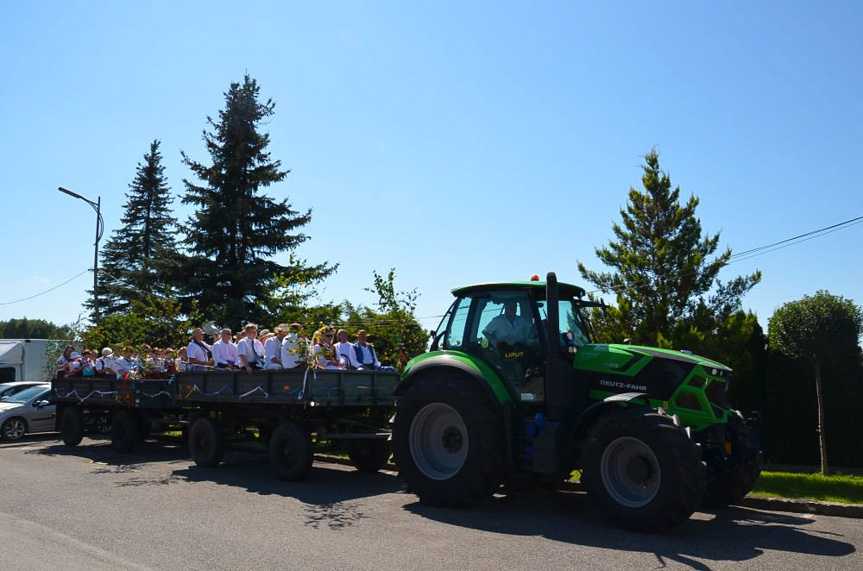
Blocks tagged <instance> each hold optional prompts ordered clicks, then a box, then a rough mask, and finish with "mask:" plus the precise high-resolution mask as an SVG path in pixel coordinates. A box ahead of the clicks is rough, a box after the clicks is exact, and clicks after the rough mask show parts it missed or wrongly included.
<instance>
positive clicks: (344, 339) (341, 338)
mask: <svg viewBox="0 0 863 571" xmlns="http://www.w3.org/2000/svg"><path fill="white" fill-rule="evenodd" d="M336 339H338V342H337V343H336V344H335V345H334V347H335V348H336V355H338V356H339V359H340V360H342V361H344V362H345V367H346V368H348V369H357V368H358V367H357V366H356V364H355V362H356V360H355V359H352V358H351V357H352V356H351V354H352V353H353V352H354V346H353V345H352V344H351V342H350V341H348V332H347V331H345V330H344V329H339V331H338V333H336Z"/></svg>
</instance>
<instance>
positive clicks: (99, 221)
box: [57, 186, 105, 325]
mask: <svg viewBox="0 0 863 571" xmlns="http://www.w3.org/2000/svg"><path fill="white" fill-rule="evenodd" d="M57 190H59V191H60V192H65V193H66V194H68V195H69V196H72V197H74V198H79V199H81V200H83V201H84V202H86V203H87V204H89V205H90V207H91V208H93V210H95V211H96V243H95V244H93V247H94V248H95V252H93V318H94V319H93V321H94V322H95V323H96V325H99V295H98V293H97V290H96V288H97V286H98V285H99V240H101V239H102V233H103V232H104V231H105V220H104V219H103V218H102V212H101V211H100V206H101V204H102V197H101V196H97V197H96V202H93V201H92V200H90V199H87V198H84V197H83V196H81V195H80V194H78V193H77V192H72V191H71V190H69V189H68V188H63V187H62V186H60V187H58V188H57Z"/></svg>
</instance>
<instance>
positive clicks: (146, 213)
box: [99, 140, 177, 316]
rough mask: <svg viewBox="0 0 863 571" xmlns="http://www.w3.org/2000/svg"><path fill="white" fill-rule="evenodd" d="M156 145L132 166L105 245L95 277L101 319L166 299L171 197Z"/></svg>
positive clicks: (172, 246) (171, 253) (172, 242)
mask: <svg viewBox="0 0 863 571" xmlns="http://www.w3.org/2000/svg"><path fill="white" fill-rule="evenodd" d="M159 145H160V142H159V141H158V140H154V141H153V142H152V143H151V144H150V151H149V152H148V153H146V154H145V155H144V161H143V163H138V167H137V171H136V174H135V178H134V180H133V181H132V182H131V184H129V192H128V193H127V194H126V198H127V200H126V204H125V206H124V208H123V217H122V226H121V227H120V228H118V229H117V230H115V231H114V232H113V234H112V236H111V238H110V239H109V240H108V242H107V243H106V244H105V248H104V250H103V254H102V256H103V257H102V269H101V270H100V275H99V295H100V300H101V302H100V308H101V309H102V314H103V316H109V315H116V314H121V313H125V312H127V311H128V310H129V308H130V306H131V303H132V302H133V301H135V300H139V299H141V298H142V296H146V295H147V294H149V293H154V294H156V295H159V296H166V295H170V293H171V291H172V288H171V279H170V278H169V277H168V276H169V273H170V272H169V267H168V266H169V263H170V260H172V259H173V258H174V257H175V256H176V238H175V235H176V232H177V220H176V219H175V218H173V217H172V216H171V203H172V201H173V198H172V197H171V193H170V188H169V187H168V181H167V178H166V176H165V167H164V166H162V154H161V153H160V152H159Z"/></svg>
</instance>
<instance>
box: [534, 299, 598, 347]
mask: <svg viewBox="0 0 863 571" xmlns="http://www.w3.org/2000/svg"><path fill="white" fill-rule="evenodd" d="M537 306H538V309H539V315H540V318H541V319H542V320H543V321H545V319H546V315H547V313H546V305H545V301H540V302H539V303H538V304H537ZM557 312H558V330H559V331H560V337H559V338H558V344H559V345H560V346H561V347H565V346H569V347H573V346H574V347H581V346H582V345H586V344H588V343H590V334H589V329H588V326H587V322H586V321H585V320H584V318H583V316H582V315H581V311H580V309H579V307H578V305H577V304H576V303H575V302H574V301H573V300H570V299H562V300H560V301H559V302H558V308H557ZM568 333H571V334H572V339H569V336H568V335H567V334H568Z"/></svg>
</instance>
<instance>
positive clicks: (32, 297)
mask: <svg viewBox="0 0 863 571" xmlns="http://www.w3.org/2000/svg"><path fill="white" fill-rule="evenodd" d="M90 271H92V270H91V269H90V268H87V269H86V270H84V271H82V272H81V273H80V274H77V275H75V276H72V277H71V278H69V279H68V280H66V281H65V282H63V283H61V284H58V285H55V286H54V287H52V288H50V289H46V290H45V291H43V292H39V293H37V294H34V295H31V296H29V297H22V298H21V299H16V300H15V301H4V302H2V303H0V305H12V304H13V303H21V302H22V301H27V300H28V299H34V298H37V297H39V296H40V295H45V294H46V293H50V292H52V291H54V290H55V289H57V288H59V287H63V286H64V285H66V284H67V283H69V282H71V281H72V280H74V279H75V278H77V277H80V276H83V275H84V274H86V273H87V272H90Z"/></svg>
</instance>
